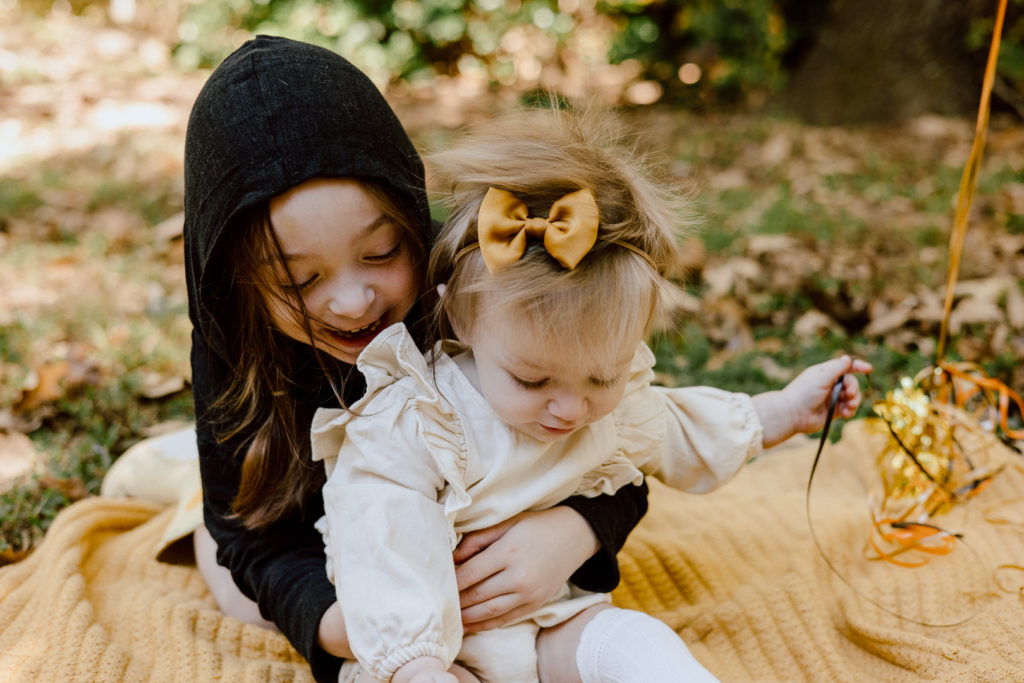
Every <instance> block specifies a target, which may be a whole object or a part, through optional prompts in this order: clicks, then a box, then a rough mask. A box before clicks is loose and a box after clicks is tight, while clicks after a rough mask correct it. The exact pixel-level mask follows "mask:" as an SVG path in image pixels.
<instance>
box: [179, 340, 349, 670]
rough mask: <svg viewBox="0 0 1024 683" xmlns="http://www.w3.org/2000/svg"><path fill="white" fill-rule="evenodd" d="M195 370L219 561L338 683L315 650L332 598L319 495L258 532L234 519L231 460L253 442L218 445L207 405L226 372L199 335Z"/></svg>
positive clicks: (236, 471) (207, 504)
mask: <svg viewBox="0 0 1024 683" xmlns="http://www.w3.org/2000/svg"><path fill="white" fill-rule="evenodd" d="M192 368H193V370H192V377H193V396H194V399H195V411H196V433H197V437H198V448H199V466H200V473H201V477H202V483H203V512H204V518H205V523H206V527H207V529H208V530H209V532H210V534H211V536H212V537H213V539H214V541H216V543H217V561H218V563H219V564H221V565H223V566H225V567H227V569H228V570H230V572H231V575H232V578H233V579H234V581H235V584H236V585H237V586H238V588H239V589H240V590H241V591H242V593H243V594H245V595H246V596H248V597H249V598H250V599H252V600H255V601H256V603H257V604H258V605H259V607H260V612H261V614H262V615H263V616H264V618H266V619H269V620H270V621H272V622H274V623H275V624H276V625H277V627H278V628H279V629H281V632H282V633H283V634H284V635H285V636H286V637H287V638H288V640H289V642H291V644H292V645H293V646H294V647H295V649H296V650H297V651H298V652H299V653H300V654H301V655H302V656H303V657H305V659H306V660H307V661H308V662H309V663H310V667H311V669H312V672H313V676H314V678H315V679H316V680H317V681H331V680H333V681H336V680H337V678H338V669H339V668H340V666H341V660H340V659H338V658H337V657H335V656H332V655H330V654H328V653H327V652H326V651H325V650H324V649H323V648H322V647H320V646H319V644H318V635H319V634H318V630H319V626H320V620H321V617H322V616H323V615H324V614H325V613H326V612H327V610H328V608H329V607H330V606H331V605H332V604H334V603H335V601H336V599H337V598H336V597H335V594H334V586H332V585H331V583H330V581H328V580H327V574H326V572H325V571H324V561H325V558H324V549H323V541H322V539H321V538H320V534H319V533H318V532H317V531H316V530H315V529H314V528H313V524H314V522H315V521H316V519H317V518H319V517H320V515H321V514H322V513H323V504H322V502H321V499H320V497H319V496H316V497H315V499H312V500H309V501H307V505H306V507H305V509H304V514H299V513H296V514H294V515H291V516H289V517H287V518H283V519H281V520H279V521H278V522H276V523H274V524H272V525H270V526H269V527H267V528H266V529H265V530H263V531H261V532H259V533H257V532H255V531H252V530H250V529H246V528H245V527H244V526H242V525H241V524H240V523H239V522H238V521H237V520H235V519H233V518H232V517H231V514H230V513H231V501H232V500H233V499H234V497H235V495H236V494H237V492H238V485H239V482H240V480H241V471H240V466H241V459H240V458H239V457H236V455H235V453H236V451H237V449H238V448H239V447H240V446H241V445H243V444H244V443H245V442H246V441H247V440H248V438H249V436H250V435H249V434H240V435H238V436H237V437H235V438H234V439H231V440H229V441H227V442H221V441H218V439H217V438H216V435H215V433H214V429H213V427H212V426H211V424H210V422H209V405H210V403H211V401H212V399H213V397H214V396H215V391H219V390H220V388H221V386H222V385H223V383H224V382H226V381H227V377H228V374H229V371H228V369H227V367H226V366H225V365H224V363H223V361H221V360H220V359H219V358H218V357H217V356H216V355H215V354H213V353H212V352H211V351H210V350H209V347H208V346H207V345H206V344H205V342H204V341H203V340H202V338H201V337H200V336H199V335H198V334H196V333H193V350H192Z"/></svg>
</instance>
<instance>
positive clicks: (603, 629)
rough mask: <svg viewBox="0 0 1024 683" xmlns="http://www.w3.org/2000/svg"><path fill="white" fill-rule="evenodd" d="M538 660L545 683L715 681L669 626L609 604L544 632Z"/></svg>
mask: <svg viewBox="0 0 1024 683" xmlns="http://www.w3.org/2000/svg"><path fill="white" fill-rule="evenodd" d="M537 657H538V662H539V663H538V668H539V670H540V680H541V681H542V683H544V682H545V681H558V683H680V682H682V681H698V682H700V683H710V682H713V681H716V679H715V677H714V676H712V675H711V673H710V672H708V670H707V669H705V668H704V667H703V666H701V665H700V662H698V661H697V660H696V659H695V658H694V657H693V655H692V654H690V651H689V650H688V649H687V648H686V645H685V644H684V643H683V641H682V639H681V638H680V637H679V636H678V635H677V634H676V633H675V632H674V631H673V630H672V629H670V628H669V627H668V626H667V625H665V623H664V622H661V621H658V620H657V619H655V618H654V617H651V616H648V615H646V614H644V613H642V612H635V611H633V610H625V609H618V608H616V607H611V606H610V605H595V606H594V607H590V608H588V609H586V610H584V611H583V612H580V613H579V614H577V615H576V616H575V617H573V618H572V619H570V620H568V621H566V622H565V623H562V624H559V625H558V626H554V627H552V628H548V629H544V630H542V631H541V633H540V636H539V637H538V638H537Z"/></svg>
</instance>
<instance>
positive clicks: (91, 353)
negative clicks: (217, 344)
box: [0, 112, 1024, 562]
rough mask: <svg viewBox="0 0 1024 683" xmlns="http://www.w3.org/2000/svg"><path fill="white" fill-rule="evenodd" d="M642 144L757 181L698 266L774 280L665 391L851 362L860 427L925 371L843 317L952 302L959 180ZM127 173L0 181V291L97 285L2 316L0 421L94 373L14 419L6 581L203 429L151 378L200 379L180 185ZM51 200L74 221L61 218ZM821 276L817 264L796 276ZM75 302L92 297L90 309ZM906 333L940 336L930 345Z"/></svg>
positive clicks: (682, 329)
mask: <svg viewBox="0 0 1024 683" xmlns="http://www.w3.org/2000/svg"><path fill="white" fill-rule="evenodd" d="M645 125H646V126H648V127H649V128H651V129H652V131H653V132H655V134H656V135H657V136H658V140H659V142H660V141H664V144H665V146H666V147H667V149H668V150H669V151H670V152H671V154H672V155H673V156H674V160H675V161H676V162H677V163H678V164H679V165H680V168H683V169H691V170H693V171H695V172H696V173H697V174H699V175H703V176H704V177H714V176H715V175H716V174H722V173H726V172H729V171H732V170H737V169H738V170H741V171H742V172H743V174H744V175H743V177H744V178H745V179H746V182H743V183H740V184H739V186H736V183H732V184H731V185H730V186H729V187H728V188H724V189H718V190H716V189H714V187H713V185H711V186H710V187H708V188H706V189H705V190H704V191H703V192H702V194H701V196H700V198H699V204H700V210H701V212H702V213H703V214H704V216H705V217H706V221H705V226H704V228H703V231H702V233H701V235H700V239H701V240H702V241H703V244H704V247H705V248H706V251H707V254H708V256H707V263H706V264H705V265H706V266H707V267H715V266H720V265H722V264H723V263H727V262H728V261H729V260H730V259H733V258H736V257H743V258H745V259H750V260H751V261H754V262H756V263H757V265H758V267H759V268H761V269H762V270H761V271H760V272H761V276H760V277H758V278H754V279H753V280H751V281H744V282H740V283H739V284H737V285H734V291H730V292H727V293H725V295H724V296H723V300H724V301H729V300H731V301H733V302H734V303H735V305H736V306H740V307H741V308H742V314H743V316H744V323H745V324H747V325H749V326H750V334H751V336H752V339H753V344H754V348H753V349H750V350H746V351H743V352H741V353H735V354H732V355H729V354H727V353H726V352H725V347H726V346H727V345H728V344H729V343H730V342H731V341H732V340H731V338H729V332H728V324H727V323H723V322H721V321H720V320H717V319H716V318H715V317H714V315H713V314H712V313H709V312H708V311H707V310H702V311H701V312H700V313H698V314H694V315H693V316H691V317H690V318H689V319H687V320H686V321H685V322H683V323H681V324H680V325H679V327H678V329H677V330H675V331H673V332H671V333H667V334H662V335H660V336H658V337H657V338H656V339H655V340H654V342H653V344H652V346H653V348H654V350H655V354H656V357H657V368H656V369H657V371H658V376H659V378H660V379H662V380H663V381H664V382H666V383H667V384H672V385H676V386H688V385H711V386H716V387H720V388H722V389H726V390H730V391H742V392H748V393H758V392H761V391H768V390H772V389H778V388H781V387H782V386H783V385H784V384H785V382H786V381H787V380H788V379H790V378H792V377H794V376H796V374H798V373H799V372H800V371H801V370H802V369H803V368H805V367H807V366H808V365H811V364H813V363H816V362H819V361H822V360H825V359H828V358H831V357H834V356H836V355H839V354H842V353H849V354H851V355H855V356H858V357H861V358H865V359H867V360H868V361H870V362H871V363H872V364H873V365H874V368H875V370H874V372H873V373H872V375H871V379H870V383H869V382H868V381H867V380H864V381H863V382H862V386H864V387H865V389H866V391H867V392H868V393H867V400H866V401H865V406H864V407H862V409H861V413H860V414H861V415H863V414H865V413H866V411H867V410H868V407H867V406H868V404H870V401H871V400H872V399H874V398H880V397H881V395H882V393H883V392H884V391H886V390H887V389H889V388H892V387H894V386H897V385H898V384H899V380H900V379H901V378H902V377H906V376H912V375H914V374H916V373H917V372H918V371H919V370H921V369H922V368H924V367H926V366H928V365H929V364H931V363H932V361H933V359H932V358H931V357H929V356H928V355H927V354H925V353H923V352H921V351H920V350H919V349H917V348H916V347H915V345H914V343H912V342H911V343H909V344H902V345H899V344H895V343H894V344H892V345H891V346H887V345H886V341H885V340H884V339H880V338H872V339H869V338H866V337H865V336H864V335H863V328H864V326H865V325H866V324H867V318H866V315H867V314H866V313H864V312H863V311H854V312H853V313H851V314H850V316H852V317H844V315H846V313H845V312H844V308H852V304H851V303H850V302H851V301H874V300H880V299H882V298H884V297H885V296H889V295H891V294H892V292H893V291H895V292H896V293H897V295H898V294H899V293H909V292H913V291H915V289H916V288H917V287H919V286H922V285H923V286H926V287H931V288H933V289H935V290H936V291H938V290H939V289H940V288H941V286H942V284H943V282H944V279H945V261H933V262H928V263H918V259H916V258H913V256H914V255H915V254H916V253H917V252H918V251H923V250H926V249H930V250H931V251H932V252H933V253H936V254H939V255H940V256H941V254H942V253H943V250H944V249H945V247H946V244H947V243H948V239H949V236H948V233H949V226H950V224H951V219H952V211H953V209H952V207H953V200H954V198H955V195H956V192H957V188H958V186H959V182H960V173H961V169H959V168H955V167H953V166H950V165H949V164H947V163H944V162H942V161H941V158H942V157H941V156H936V154H938V152H937V151H934V150H931V149H924V148H910V147H908V148H905V146H900V145H899V144H892V145H890V146H889V147H887V146H886V145H885V143H887V142H890V141H891V140H890V138H888V137H886V136H884V135H882V136H876V137H871V134H870V133H863V134H861V133H851V132H844V135H846V137H843V136H840V137H839V140H840V142H839V143H835V144H836V146H837V149H836V152H835V153H836V154H837V155H838V156H840V157H845V159H846V163H845V164H844V165H843V166H842V167H841V168H842V169H843V171H842V172H838V171H835V170H828V169H829V168H833V169H834V168H835V167H834V166H827V165H826V167H825V170H824V171H821V172H819V171H818V170H817V169H815V168H814V167H813V164H811V163H810V162H809V161H807V159H805V158H804V157H803V156H802V155H803V154H804V152H805V150H804V145H805V142H804V140H803V138H801V137H800V136H801V129H800V128H799V127H798V126H796V124H794V123H793V122H790V121H785V120H782V119H779V120H773V119H768V118H764V117H762V118H757V119H745V118H743V117H735V118H730V117H722V118H719V119H714V120H711V119H709V120H703V119H699V118H695V117H690V116H689V115H687V114H685V113H683V112H672V113H671V115H669V116H665V117H662V118H652V119H651V121H650V122H645ZM655 126H662V129H656V128H655ZM778 134H782V135H789V136H791V137H792V138H793V145H792V151H791V155H792V157H793V158H791V159H788V160H786V161H784V162H783V163H779V164H774V165H772V164H762V163H759V162H758V158H759V151H758V150H759V149H761V147H762V146H763V145H765V144H766V143H767V142H768V141H770V140H771V139H772V138H773V136H775V135H778ZM858 135H863V136H865V137H864V138H863V140H862V138H861V137H857V136H858ZM449 136H450V131H444V130H419V131H413V137H414V139H416V140H417V141H418V143H419V144H420V145H421V146H423V147H424V148H430V147H440V146H443V145H444V143H445V141H446V140H447V139H448V138H449ZM140 139H141V138H140ZM896 142H898V140H896ZM829 143H830V144H833V143H832V140H831V138H830V139H829ZM843 145H845V147H844V146H843ZM929 154H931V156H928V155H929ZM117 158H118V157H117V154H116V153H115V151H114V150H111V149H109V148H104V149H99V150H96V151H95V153H89V154H84V155H83V156H82V157H81V158H77V159H75V160H74V162H73V163H69V162H64V161H59V162H54V163H51V164H49V165H46V164H44V165H42V166H40V167H39V168H34V169H33V170H32V171H31V173H29V172H27V171H26V173H29V174H28V175H27V176H26V177H24V178H20V179H5V180H3V181H0V217H9V218H11V219H12V220H11V221H10V224H11V225H13V226H20V227H18V228H17V229H12V230H10V231H9V232H8V233H0V240H2V241H3V248H2V250H0V268H2V270H0V274H6V275H7V276H8V279H7V281H8V282H13V283H15V284H16V285H17V287H20V288H24V287H26V286H28V287H32V286H35V287H37V288H38V289H39V291H41V292H45V290H46V289H47V288H48V287H51V286H54V285H55V284H56V285H59V284H60V282H59V281H57V282H56V283H54V282H53V281H51V280H48V279H47V274H48V273H51V272H52V271H53V270H54V269H55V268H65V271H66V272H67V274H68V277H80V276H83V274H84V276H85V277H86V279H85V280H84V282H83V284H81V285H76V289H75V291H71V292H64V295H63V296H60V297H58V298H57V299H56V300H55V301H53V302H50V303H39V304H35V305H32V306H28V307H25V306H19V307H13V308H11V310H5V309H3V308H0V314H4V315H6V318H5V319H4V320H3V324H2V325H0V410H5V409H8V408H9V407H11V406H14V405H15V404H16V403H17V401H18V400H19V398H20V397H21V396H22V394H23V390H24V389H25V387H26V386H27V385H29V384H31V380H32V378H33V373H36V372H37V371H38V369H39V368H40V367H43V366H45V364H46V363H50V362H54V361H59V360H61V359H67V358H68V357H69V354H70V353H71V352H72V350H75V349H77V350H78V351H77V352H78V353H81V354H82V357H81V359H80V360H79V361H76V362H79V363H80V367H78V370H80V371H81V372H83V373H85V374H84V376H83V377H78V378H77V379H73V380H69V381H68V382H67V383H66V386H64V387H63V388H62V391H61V393H60V395H59V396H58V397H57V398H55V399H53V400H50V401H48V402H47V403H46V404H45V405H44V406H43V407H41V408H40V409H39V410H36V411H33V412H32V413H31V414H29V415H25V416H21V415H19V416H17V417H18V418H19V419H25V420H29V421H32V425H31V426H32V427H33V428H32V429H28V430H26V431H28V432H29V436H30V438H31V440H32V443H33V444H34V445H35V447H36V448H37V449H38V450H39V451H41V452H42V453H44V454H45V456H46V458H47V462H46V468H45V470H44V471H43V472H42V473H41V474H38V475H35V476H32V477H29V478H27V479H25V480H23V481H21V482H20V483H19V484H18V485H17V486H15V487H13V488H11V489H9V490H7V491H6V492H3V493H0V562H2V558H3V557H7V558H13V557H18V556H19V554H20V553H23V552H25V551H26V550H28V549H30V548H31V547H33V546H34V545H35V544H36V543H38V541H39V539H40V538H42V535H43V534H44V533H45V530H46V529H47V528H48V526H49V524H50V523H51V521H52V519H53V517H54V515H55V514H56V513H57V512H58V511H59V510H60V509H61V508H63V507H64V506H66V505H68V504H69V503H71V502H73V501H74V500H76V499H78V498H81V497H83V496H88V495H94V494H95V493H96V492H97V491H98V490H99V486H100V482H101V481H102V477H103V475H104V474H105V472H106V470H107V469H108V468H109V466H110V464H111V463H112V462H113V461H114V460H115V459H116V458H117V457H118V455H119V454H120V453H122V452H123V451H124V450H125V449H126V448H127V447H128V446H130V445H131V444H133V443H135V442H136V441H138V440H139V439H141V438H143V436H144V435H145V434H146V433H147V430H148V429H149V428H151V427H152V426H154V425H157V424H159V423H161V422H164V421H168V420H189V419H191V417H192V405H191V397H190V393H189V391H188V390H187V389H184V390H181V391H177V392H175V393H172V394H170V395H167V396H161V397H159V398H146V386H147V377H148V376H149V374H151V373H155V374H156V375H157V376H160V377H172V378H173V377H182V376H187V373H188V367H189V359H188V352H189V340H190V338H189V333H190V326H189V323H188V319H187V311H186V306H185V296H184V281H183V266H182V257H181V245H180V241H179V242H174V243H170V244H157V243H155V242H154V241H153V240H154V236H153V234H152V233H153V231H152V230H151V229H150V227H151V226H153V225H155V224H156V223H158V222H159V221H161V220H163V219H165V218H167V217H168V216H171V215H174V214H175V213H177V212H178V211H180V210H181V197H180V188H179V180H180V179H178V178H170V177H162V176H159V175H157V176H153V177H147V176H146V173H145V172H139V173H135V174H133V173H125V172H121V171H117V172H115V167H116V165H115V161H116V160H117ZM1009 158H1011V159H1013V158H1015V157H1013V156H1012V155H1010V157H1009ZM1013 163H1017V162H1012V163H1009V162H1008V163H1003V164H1001V163H998V162H995V163H993V164H992V165H991V166H987V167H986V168H985V169H984V171H983V172H982V174H981V175H980V177H979V183H978V186H979V190H978V192H979V195H980V196H984V197H985V201H982V202H979V205H982V206H985V207H987V208H986V210H985V211H984V212H981V221H982V222H983V226H982V227H983V228H985V227H986V226H985V225H984V222H986V221H987V229H988V230H990V233H989V234H991V232H1005V233H1009V234H1024V216H1022V215H1020V214H1015V213H1012V211H1009V210H1008V209H1007V208H1006V203H1005V201H1003V203H1002V204H1000V203H999V201H998V198H999V197H1000V196H1001V194H1000V192H1001V188H1003V187H1005V186H1007V185H1008V184H1010V183H1021V182H1024V169H1021V168H1017V167H1015V166H1014V165H1013ZM799 164H804V166H803V167H801V166H800V165H799ZM1018 165H1019V164H1018ZM139 168H148V165H146V164H140V166H139ZM170 168H173V166H170ZM793 169H797V170H793ZM176 188H177V189H176ZM55 196H56V197H57V198H58V200H59V201H60V202H63V203H64V205H60V206H52V205H49V204H48V202H50V201H51V199H52V198H53V197H55ZM69 196H72V197H74V198H76V199H74V200H69V199H68V197H69ZM69 202H70V203H74V204H75V205H72V206H68V205H67V204H68V203H69ZM431 210H432V213H433V214H434V216H435V217H436V218H443V216H444V214H445V212H446V209H445V208H444V207H442V206H440V205H438V204H436V203H434V204H432V206H431ZM111 212H112V213H111ZM993 212H995V213H993ZM114 214H116V215H115V217H117V218H120V219H127V220H128V221H129V227H130V229H129V230H127V231H119V230H117V229H116V225H115V226H114V227H111V225H109V224H107V223H105V222H104V221H103V220H100V217H102V216H110V215H114ZM2 225H4V222H3V221H2V220H0V226H2ZM993 226H994V227H993ZM972 229H978V228H977V227H973V226H972ZM759 235H790V236H792V237H794V238H795V239H794V244H795V245H796V246H795V247H794V248H795V249H798V250H799V252H798V254H797V259H796V261H795V263H794V261H793V260H789V261H787V260H786V258H785V257H786V256H788V254H785V253H782V254H771V253H769V254H752V253H751V250H750V249H749V246H750V240H751V238H753V237H756V236H759ZM968 256H969V255H968ZM812 257H813V258H816V259H818V260H819V261H820V263H819V264H818V265H816V266H815V267H813V268H808V269H806V272H804V271H800V267H801V266H803V265H804V264H805V262H806V261H807V259H810V258H812ZM816 263H817V262H816ZM780 264H781V265H780ZM984 265H985V264H983V266H984ZM1001 265H1004V266H1005V264H1001ZM861 266H863V268H860V267H861ZM975 268H976V270H977V269H978V266H977V265H975ZM777 269H782V270H783V271H784V272H783V273H781V274H782V275H785V276H787V277H784V278H782V279H781V280H780V281H779V282H775V281H774V280H772V277H773V276H774V275H776V274H777ZM780 282H781V284H779V283H780ZM78 290H81V291H82V293H87V294H88V296H78V294H79V291H78ZM689 291H690V294H691V295H693V296H695V297H697V298H698V299H701V300H702V301H703V302H704V305H706V306H708V307H711V306H712V305H713V304H715V303H716V302H713V301H710V300H708V285H707V284H706V283H703V284H702V283H699V282H698V284H696V285H692V286H691V288H690V290H689ZM717 303H721V302H717ZM822 310H824V311H827V312H828V313H829V314H830V315H833V316H834V318H835V319H836V321H837V322H838V323H839V328H840V329H839V330H838V331H828V332H825V333H823V334H821V335H818V336H815V337H813V338H809V339H806V340H804V341H798V340H796V339H795V335H794V325H795V323H796V321H797V320H799V319H800V318H801V316H802V315H804V314H805V313H807V312H809V311H822ZM858 315H859V316H860V318H858V317H857V316H858ZM719 328H721V329H719ZM904 331H906V332H909V333H910V334H912V335H918V336H919V337H921V338H922V339H923V338H928V337H934V331H932V330H929V329H918V328H913V329H910V330H904ZM992 334H993V329H992V327H991V326H987V327H986V326H980V327H970V328H968V329H965V330H964V331H963V332H962V334H961V337H960V338H955V339H953V340H951V344H950V348H951V349H952V350H953V354H952V355H953V356H955V351H956V349H957V345H958V342H959V341H960V339H961V338H964V339H972V340H977V339H986V338H988V337H990V336H992ZM980 361H981V362H982V363H983V365H984V366H985V368H986V369H987V370H988V372H989V373H990V374H991V375H992V376H994V377H1000V378H1003V379H1007V378H1009V377H1015V376H1019V374H1018V375H1015V374H1014V373H1020V360H1019V358H1016V357H1014V355H1013V354H1012V353H1009V352H1003V353H999V354H994V355H993V356H991V357H983V358H981V359H980ZM1014 388H1016V389H1017V390H1018V391H1019V390H1020V389H1021V387H1014Z"/></svg>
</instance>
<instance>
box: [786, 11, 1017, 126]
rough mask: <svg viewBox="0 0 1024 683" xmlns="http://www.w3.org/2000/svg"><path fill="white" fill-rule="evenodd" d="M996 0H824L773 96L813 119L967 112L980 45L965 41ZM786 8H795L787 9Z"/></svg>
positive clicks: (980, 69) (978, 77) (979, 72)
mask: <svg viewBox="0 0 1024 683" xmlns="http://www.w3.org/2000/svg"><path fill="white" fill-rule="evenodd" d="M997 5H998V3H997V1H996V0H831V2H830V3H829V6H828V10H827V14H826V18H825V20H824V23H823V25H822V26H821V27H820V29H819V30H818V32H817V35H816V38H815V40H814V41H813V42H812V43H811V45H810V46H809V48H808V49H807V51H806V53H805V54H804V56H803V58H802V60H801V61H800V63H799V64H797V65H796V67H795V69H794V70H793V71H792V72H791V77H790V80H789V83H788V85H787V87H786V90H785V92H784V93H783V95H782V96H781V101H782V104H783V106H784V107H785V108H786V109H787V110H789V111H790V112H791V113H792V114H794V115H796V116H798V117H800V118H801V119H803V120H805V121H807V122H809V123H815V124H822V125H833V124H835V125H841V124H859V123H881V122H892V121H900V120H904V119H907V118H911V117H915V116H919V115H922V114H929V113H930V114H940V115H954V116H960V115H972V114H973V113H974V112H976V111H977V107H978V101H979V99H980V95H981V82H982V77H983V75H984V68H985V58H986V54H987V49H984V50H979V51H976V52H972V51H970V50H969V49H968V48H967V46H966V37H967V31H968V29H969V27H970V25H971V21H972V20H973V19H977V18H989V17H991V18H994V17H995V11H996V8H997ZM792 11H799V10H798V9H796V8H793V9H792Z"/></svg>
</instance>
